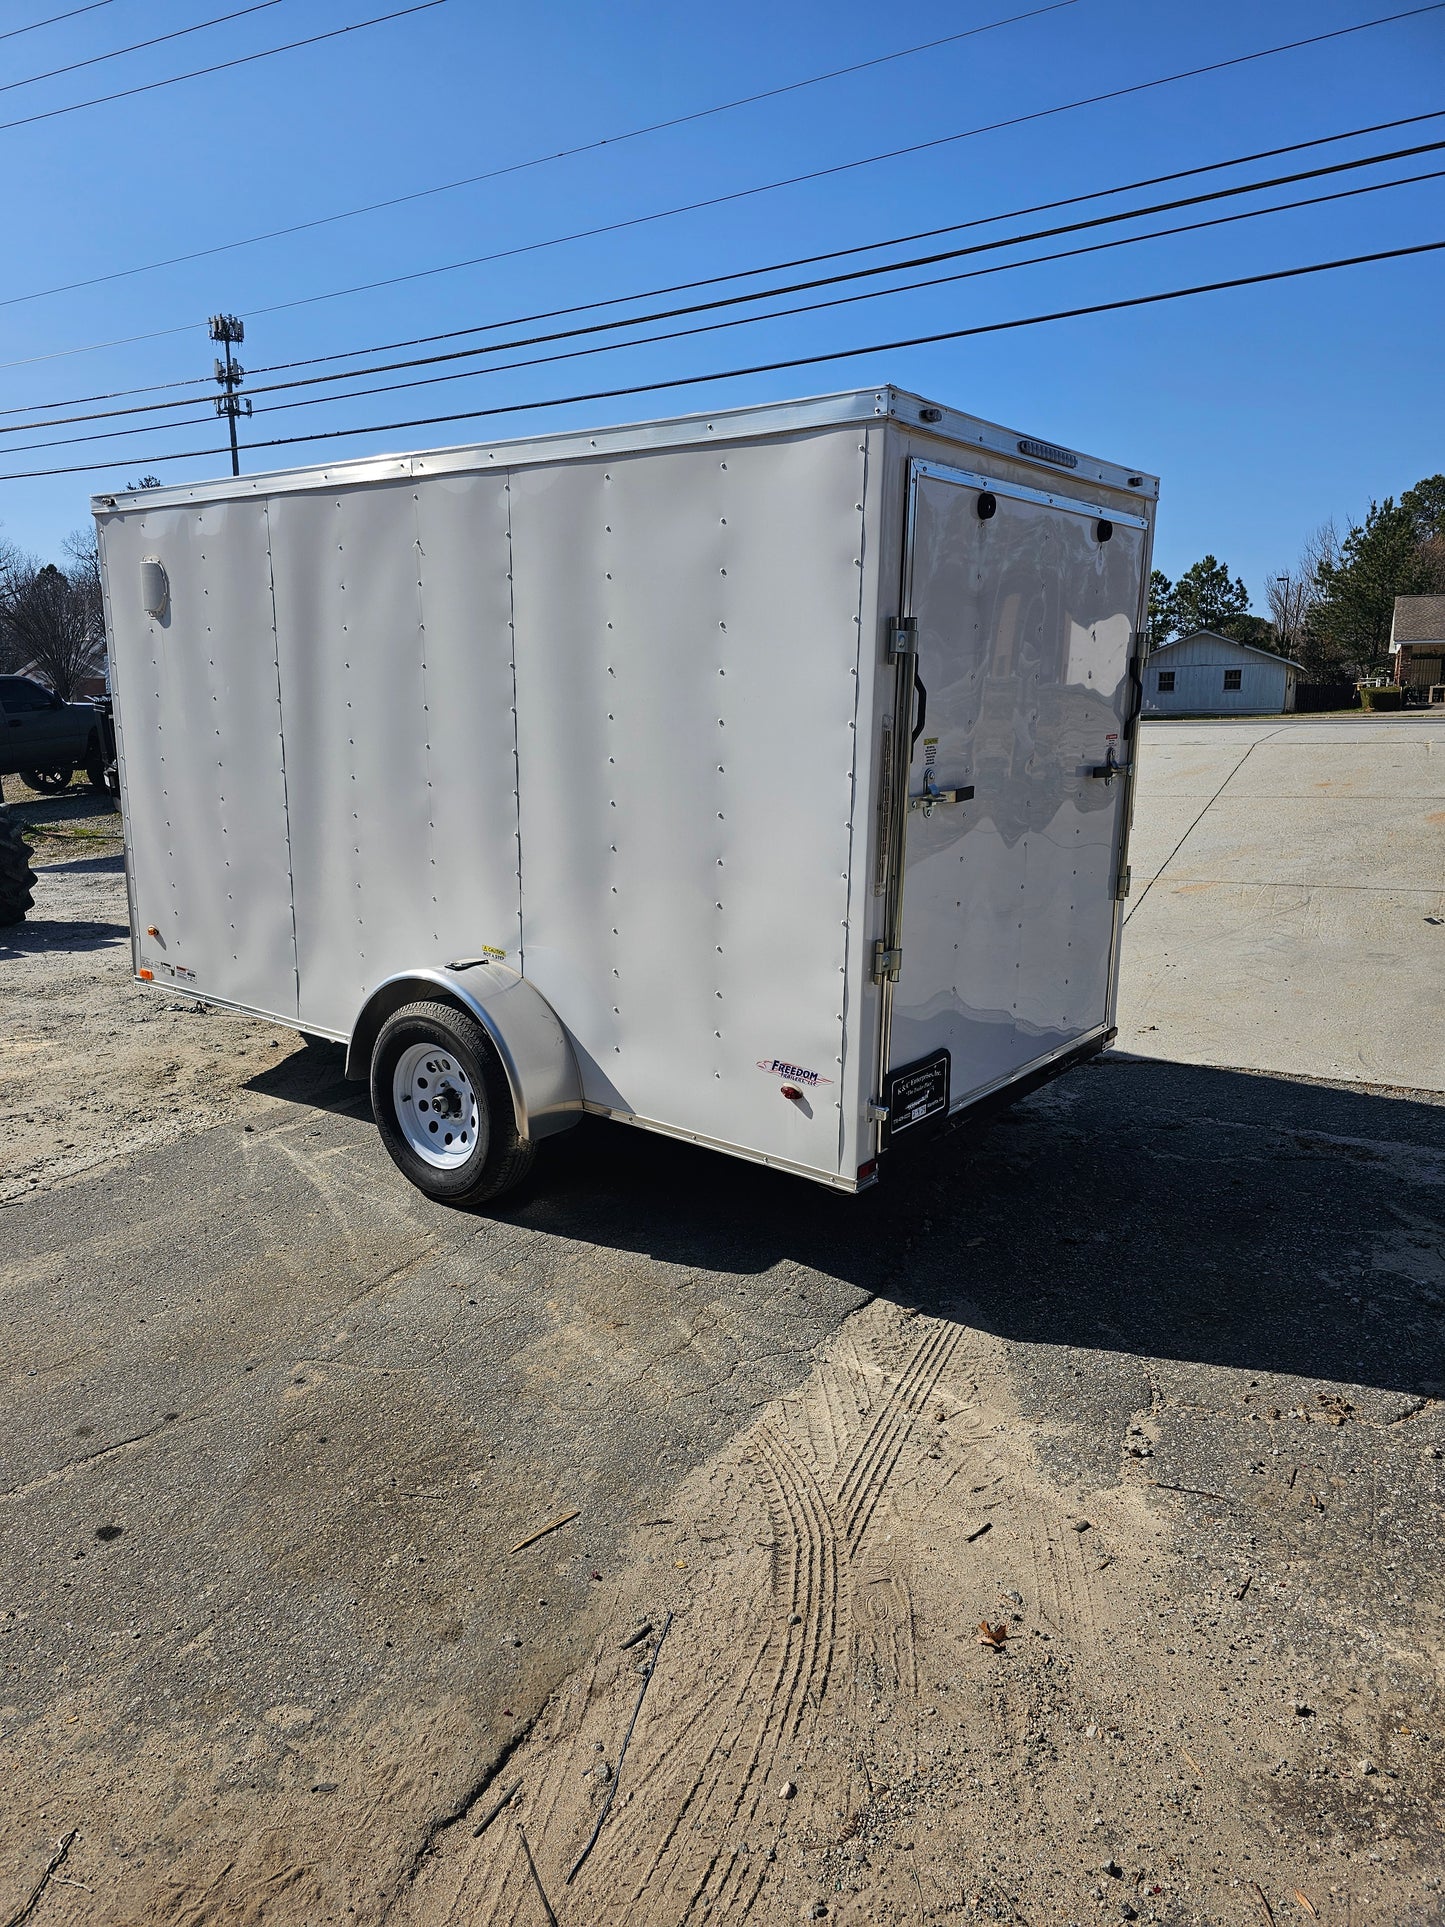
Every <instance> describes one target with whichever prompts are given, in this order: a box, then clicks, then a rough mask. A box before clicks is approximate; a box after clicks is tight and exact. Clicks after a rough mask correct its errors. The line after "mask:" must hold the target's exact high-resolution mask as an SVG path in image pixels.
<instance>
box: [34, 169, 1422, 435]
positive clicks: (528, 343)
mask: <svg viewBox="0 0 1445 1927" xmlns="http://www.w3.org/2000/svg"><path fill="white" fill-rule="evenodd" d="M1442 149H1445V140H1439V141H1427V142H1422V143H1420V144H1418V145H1416V146H1414V147H1405V148H1396V149H1394V150H1392V151H1390V152H1388V153H1382V154H1367V155H1361V156H1357V157H1356V158H1354V159H1352V160H1348V161H1335V162H1331V163H1330V164H1329V165H1327V166H1324V167H1315V168H1307V169H1303V170H1300V171H1298V172H1295V173H1292V174H1279V175H1274V176H1272V177H1271V178H1269V179H1266V180H1257V181H1242V182H1236V183H1235V184H1234V185H1233V186H1230V187H1221V188H1214V189H1211V190H1210V191H1209V192H1208V193H1203V194H1190V195H1185V196H1182V197H1180V198H1178V199H1175V200H1172V201H1156V202H1154V203H1153V204H1152V205H1149V206H1145V207H1134V208H1124V209H1120V210H1118V211H1117V212H1114V213H1109V214H1096V215H1093V216H1091V217H1090V218H1089V219H1088V220H1084V221H1070V222H1065V223H1062V224H1060V225H1058V226H1055V227H1048V228H1035V229H1034V230H1032V231H1031V232H1028V233H1023V234H1009V235H1002V236H999V237H996V238H995V239H992V240H988V241H978V242H974V243H973V244H972V245H970V246H968V247H961V248H948V249H943V250H940V251H937V252H935V253H932V254H924V255H914V256H912V257H910V258H908V259H905V260H893V261H883V262H878V263H875V264H873V265H871V266H868V267H862V268H852V269H848V270H846V271H844V272H842V273H839V274H831V275H819V276H815V277H813V278H812V279H810V280H806V281H794V282H789V283H786V284H784V285H782V286H773V287H767V288H759V289H755V290H750V291H748V292H745V293H741V294H731V295H724V296H720V297H717V298H716V299H714V300H711V301H701V302H693V303H690V304H688V305H686V306H684V307H677V308H665V309H660V310H655V311H654V312H652V313H651V314H641V315H629V316H626V317H624V318H619V319H616V320H611V321H601V322H592V323H589V324H588V325H586V326H583V327H577V328H564V329H557V330H554V331H553V332H552V333H550V334H542V335H530V336H523V337H520V338H517V339H513V340H510V341H497V342H491V343H488V344H485V345H482V346H479V347H474V348H459V349H452V350H449V351H448V352H446V353H443V354H433V355H417V356H412V357H409V358H408V359H407V360H405V361H396V362H382V363H378V364H374V365H373V366H371V367H364V368H349V369H345V370H340V371H338V372H336V373H333V374H327V375H309V376H305V377H301V378H299V379H297V380H295V381H281V382H271V383H269V384H262V385H261V386H259V387H257V386H254V385H253V386H252V388H251V390H250V392H251V394H252V395H253V396H256V395H273V394H279V393H283V392H285V391H287V390H290V389H293V388H311V387H319V386H322V385H323V384H331V383H335V382H346V381H354V380H358V379H361V378H362V377H364V376H367V375H384V374H392V373H396V372H399V371H402V370H407V369H411V368H424V367H434V366H436V365H438V364H440V363H442V362H448V361H461V360H468V359H472V358H474V357H476V356H478V355H490V354H499V353H502V352H505V351H506V350H507V349H510V348H531V347H538V346H544V345H547V344H550V343H552V342H555V341H569V340H574V339H576V338H577V337H579V336H586V335H595V334H604V333H610V332H613V331H615V330H617V329H621V328H633V327H643V326H646V325H647V324H649V323H651V322H657V321H673V320H677V319H679V318H682V317H686V316H691V315H695V314H705V313H710V312H714V311H716V310H718V309H721V308H729V307H737V306H741V305H743V304H745V303H750V302H754V301H770V300H774V299H776V298H777V297H778V296H781V295H790V294H802V293H807V292H810V291H812V290H814V289H817V288H823V287H834V286H837V285H839V284H841V283H844V282H849V281H859V280H865V279H869V278H871V277H873V276H876V275H884V274H902V273H905V272H909V271H911V270H914V269H918V268H926V267H935V266H938V265H939V264H941V263H943V262H945V261H956V260H960V259H963V258H965V257H967V256H970V255H977V254H986V253H991V252H995V251H997V250H1000V249H1003V248H1013V247H1022V246H1025V245H1027V244H1028V243H1030V242H1033V241H1045V240H1054V239H1058V238H1060V237H1061V236H1064V235H1069V234H1079V233H1087V232H1089V231H1090V230H1092V229H1095V228H1101V227H1111V226H1116V225H1118V224H1119V223H1121V222H1124V221H1136V220H1143V219H1146V218H1148V217H1149V216H1151V215H1155V214H1168V213H1175V212H1178V211H1180V210H1181V209H1184V208H1192V207H1200V206H1205V205H1208V204H1210V203H1212V202H1215V201H1222V200H1230V199H1235V198H1237V197H1239V196H1240V195H1245V194H1258V193H1262V192H1264V191H1265V190H1266V189H1268V188H1275V187H1290V186H1296V185H1298V184H1299V183H1300V182H1303V181H1314V180H1319V179H1322V178H1326V177H1330V176H1334V175H1338V174H1342V173H1349V172H1352V171H1354V170H1356V169H1358V168H1361V167H1375V166H1379V165H1382V164H1383V163H1384V162H1386V161H1397V160H1408V159H1413V158H1415V157H1417V156H1419V155H1423V154H1436V153H1439V152H1441V151H1442ZM1191 171H1196V172H1202V171H1204V170H1203V169H1199V170H1191ZM1437 178H1439V176H1438V175H1437V174H1417V175H1410V176H1406V177H1403V178H1400V179H1396V180H1391V181H1379V182H1375V183H1372V184H1371V185H1370V186H1368V187H1364V188H1358V189H1352V190H1350V191H1349V193H1347V194H1330V195H1320V196H1315V197H1312V198H1310V199H1306V200H1300V201H1290V202H1285V203H1282V204H1279V205H1277V206H1274V207H1264V208H1255V209H1251V210H1249V211H1248V212H1247V213H1245V214H1242V215H1237V216H1232V217H1230V218H1231V219H1234V220H1249V219H1254V218H1255V217H1256V216H1257V215H1261V214H1272V213H1279V212H1282V211H1285V210H1288V209H1291V208H1298V207H1311V206H1316V205H1319V204H1320V203H1321V202H1324V201H1332V200H1340V199H1348V198H1352V197H1353V196H1355V195H1359V194H1366V193H1376V192H1378V191H1380V190H1381V189H1384V188H1391V187H1402V186H1408V185H1410V184H1411V183H1412V182H1417V181H1426V180H1434V179H1437ZM1079 198H1092V197H1079ZM992 218H995V219H998V218H1004V217H1000V216H996V217H992ZM960 225H962V226H967V225H971V224H969V223H961V224H960ZM1217 225H1220V223H1219V222H1199V223H1195V224H1194V226H1195V227H1208V226H1217ZM1191 231H1193V229H1192V228H1182V229H1169V230H1166V231H1165V232H1167V233H1178V232H1191ZM904 238H911V237H904ZM1159 238H1160V235H1159V233H1158V232H1157V231H1156V232H1153V233H1149V234H1144V235H1137V236H1133V237H1131V241H1132V240H1153V239H1159ZM1128 244H1129V243H1128V242H1121V243H1117V244H1115V245H1128ZM875 245H880V244H875ZM1086 251H1088V250H1073V252H1086ZM843 252H852V250H844V251H843ZM1062 258H1064V257H1063V256H1061V255H1049V256H1043V257H1036V258H1035V259H1034V260H1031V261H1021V262H1012V263H1009V264H1008V265H1009V266H1011V267H1025V266H1033V265H1038V261H1039V260H1040V259H1042V260H1056V259H1062ZM958 278H960V277H957V276H944V277H939V278H938V279H936V280H932V281H926V282H918V283H913V284H910V285H913V286H918V287H934V286H937V285H940V282H941V281H943V280H950V279H958ZM882 292H884V293H891V292H895V291H894V290H883V291H882ZM816 305H818V306H826V305H830V304H827V303H819V304H816ZM805 311H806V310H790V311H789V312H805ZM456 332H458V333H462V332H471V331H464V330H457V331H456ZM655 338H657V339H670V338H671V337H655ZM624 345H635V344H624ZM564 358H565V357H557V359H564ZM324 359H331V357H325V358H324ZM505 365H506V366H509V367H516V366H519V365H520V366H530V365H531V364H530V363H521V364H518V363H508V364H505ZM258 372H265V371H264V370H257V369H254V368H253V369H252V370H251V371H250V373H251V375H252V377H254V376H255V375H256V374H257V373H258ZM465 372H466V371H463V373H465ZM191 385H196V384H191ZM416 385H420V384H412V383H400V382H394V383H390V384H387V386H388V387H389V388H398V387H405V386H416ZM355 392H357V393H362V394H367V393H377V392H382V391H380V390H375V389H362V390H359V391H355ZM343 398H344V399H350V398H351V397H350V396H346V397H343ZM195 399H196V398H195V397H194V396H185V397H183V398H181V399H179V400H176V401H161V402H147V403H139V404H134V405H132V406H128V407H121V408H103V409H98V410H96V411H95V412H94V413H92V414H82V415H57V416H54V417H52V418H51V419H50V420H48V421H36V420H30V421H23V422H14V423H11V424H10V425H8V426H6V427H0V436H3V435H18V434H26V433H29V432H30V431H31V430H33V429H38V428H60V427H65V426H68V425H70V424H72V423H79V422H90V421H112V420H116V419H118V418H119V417H121V416H125V415H147V416H155V415H158V414H160V413H161V412H162V411H164V410H170V409H178V408H190V407H193V406H194V405H195ZM325 399H326V397H324V396H319V397H315V398H314V400H318V401H319V400H325ZM280 405H284V406H297V405H301V406H310V405H311V404H310V403H303V404H296V403H287V404H276V403H273V404H271V406H272V407H273V408H274V407H276V406H280ZM7 412H14V413H25V412H26V411H24V410H19V409H17V410H14V411H7ZM150 425H152V426H153V425H155V424H150ZM116 432H118V433H133V432H137V431H134V430H123V431H116ZM139 432H146V431H145V430H144V429H143V430H141V431H139ZM66 439H68V440H72V441H84V440H91V439H100V438H99V437H88V436H72V437H68V438H66ZM24 446H27V447H49V446H59V444H51V443H43V442H41V443H27V444H24Z"/></svg>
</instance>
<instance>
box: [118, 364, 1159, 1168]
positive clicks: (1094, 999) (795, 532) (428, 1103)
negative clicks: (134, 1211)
mask: <svg viewBox="0 0 1445 1927" xmlns="http://www.w3.org/2000/svg"><path fill="white" fill-rule="evenodd" d="M1156 496H1157V485H1156V483H1155V481H1154V479H1153V478H1152V477H1151V476H1147V475H1142V474H1139V473H1134V472H1131V471H1130V470H1129V469H1127V468H1121V467H1118V466H1115V465H1114V464H1112V463H1108V462H1102V461H1097V460H1094V459H1091V458H1089V457H1086V456H1083V455H1080V454H1076V453H1075V452H1073V451H1072V450H1069V449H1065V448H1059V447H1055V446H1052V445H1050V444H1046V443H1042V442H1038V441H1035V440H1033V439H1031V438H1029V437H1027V436H1021V435H1019V434H1016V433H1014V432H1012V431H1009V430H1005V429H1002V428H998V427H995V426H992V425H990V424H989V423H986V422H983V421H979V420H977V419H975V418H973V417H971V416H968V415H963V414H959V413H956V412H954V411H953V410H951V409H946V408H941V407H937V406H935V405H933V404H930V403H926V402H924V401H922V400H920V399H919V398H918V397H916V396H913V395H909V394H905V393H903V392H901V391H899V390H897V389H892V388H877V389H866V390H862V391H858V392H853V393H849V394H843V395H836V396H829V397H826V398H823V399H821V400H814V401H802V402H796V403H786V404H778V405H773V406H767V407H760V408H751V409H744V410H737V411H734V412H729V413H718V414H709V415H696V416H690V417H686V418H683V419H679V420H672V421H662V422H654V423H648V424H645V425H641V426H636V427H623V428H608V429H599V430H597V431H596V432H595V433H566V434H560V435H551V436H546V437H542V438H539V439H536V440H532V441H514V442H507V443H499V444H494V445H491V446H482V447H472V448H456V449H447V450H443V451H440V452H438V453H432V454H421V455H407V456H387V457H379V458H377V459H374V460H362V461H353V462H343V463H338V464H328V465H326V466H324V467H315V468H308V469H297V470H291V471H287V472H284V473H278V474H271V475H257V476H244V477H241V478H239V479H234V480H233V479H227V480H224V481H217V482H206V483H202V484H197V485H195V486H177V487H171V488H160V489H150V490H145V491H137V492H133V493H129V494H118V495H106V496H100V497H97V498H96V500H95V502H94V509H95V516H96V522H97V526H98V530H99V537H100V555H101V566H102V571H103V578H104V585H105V602H106V617H107V626H108V631H109V637H110V650H111V678H112V684H113V690H114V696H115V713H116V726H117V736H118V745H119V768H120V780H121V797H122V808H123V812H124V825H125V845H126V871H127V880H128V885H129V892H130V910H131V922H132V939H133V945H134V960H135V970H136V974H137V976H138V977H139V978H141V979H142V980H143V981H145V982H148V983H153V984H154V985H155V986H156V987H157V988H158V989H162V988H163V989H164V990H165V991H166V993H167V994H168V995H172V994H174V993H175V992H177V991H182V992H187V993H189V994H190V995H193V996H196V997H199V998H204V999H205V1000H206V1001H207V1002H209V1003H212V1004H219V1005H225V1006H229V1007H230V1008H233V1009H236V1010H240V1011H247V1012H253V1013H258V1014H264V1015H265V1016H267V1017H269V1018H271V1019H274V1020H275V1021H277V1022H280V1023H285V1024H289V1025H293V1026H295V1027H296V1028H298V1029H300V1030H303V1031H306V1032H308V1033H311V1034H314V1035H317V1036H321V1037H328V1038H335V1039H340V1040H342V1041H344V1042H345V1043H346V1044H347V1046H348V1055H347V1067H348V1071H349V1072H350V1074H352V1075H353V1076H359V1077H365V1076H368V1075H369V1076H370V1080H371V1089H372V1100H373V1105H374V1108H375V1110H376V1114H377V1120H378V1124H379V1125H380V1127H381V1130H382V1134H383V1137H384V1138H385V1140H386V1143H387V1147H388V1149H389V1150H390V1151H391V1153H392V1155H393V1157H394V1158H395V1159H396V1161H397V1163H398V1164H399V1165H400V1166H401V1168H402V1169H403V1170H404V1171H405V1172H406V1173H407V1175H408V1176H410V1177H411V1178H412V1179H413V1181H415V1182H416V1183H418V1184H420V1185H421V1186H422V1188H423V1189H426V1190H428V1191H430V1192H431V1193H432V1194H433V1195H436V1196H441V1197H449V1198H453V1199H456V1200H458V1201H475V1200H478V1199H480V1198H483V1197H486V1196H491V1195H495V1194H496V1193H497V1192H499V1191H500V1190H501V1189H503V1188H505V1187H506V1186H507V1185H508V1184H509V1183H511V1182H514V1181H515V1179H516V1177H517V1176H518V1175H519V1174H520V1172H521V1171H522V1170H523V1169H524V1168H525V1167H526V1165H527V1163H528V1162H529V1160H530V1157H531V1155H532V1147H533V1146H534V1145H535V1143H536V1141H537V1140H538V1139H539V1138H542V1137H544V1136H547V1135H548V1134H550V1133H552V1132H555V1131H558V1130H561V1129H563V1128H565V1127H567V1126H568V1125H570V1124H572V1123H574V1122H575V1121H576V1120H577V1118H578V1117H579V1116H580V1115H581V1114H582V1113H584V1112H592V1113H595V1114H597V1115H599V1116H603V1117H610V1118H616V1119H620V1120H621V1121H623V1122H625V1123H629V1124H636V1125H641V1126H642V1127H644V1128H646V1129H649V1130H655V1131H662V1132H665V1133H668V1134H669V1135H671V1136H674V1137H680V1138H686V1139H688V1140H690V1141H692V1142H696V1143H699V1144H706V1145H711V1146H714V1147H716V1148H717V1149H719V1150H726V1151H732V1152H734V1153H736V1154H737V1155H739V1156H741V1157H746V1158H751V1159H754V1160H756V1161H758V1162H761V1163H765V1164H769V1165H774V1166H776V1167H778V1168H780V1169H783V1170H787V1171H792V1172H797V1173H799V1174H800V1175H802V1176H805V1177H810V1178H815V1179H818V1180H820V1181H821V1182H823V1183H825V1184H829V1185H832V1186H835V1187H836V1188H838V1189H841V1190H845V1191H854V1190H857V1189H859V1188H861V1187H862V1186H863V1185H865V1184H867V1183H869V1182H871V1180H872V1179H873V1178H874V1176H875V1175H876V1173H877V1170H878V1161H879V1159H880V1157H881V1156H882V1155H883V1154H884V1153H885V1152H887V1151H888V1150H889V1149H890V1148H891V1147H901V1146H903V1145H905V1144H906V1143H908V1142H912V1141H915V1140H917V1139H921V1138H923V1137H924V1136H926V1135H927V1134H928V1133H929V1132H930V1131H931V1130H933V1129H936V1128H939V1127H940V1126H941V1125H942V1124H943V1123H944V1122H945V1121H946V1120H947V1119H949V1118H950V1117H955V1116H957V1115H958V1114H959V1113H962V1112H965V1111H967V1110H968V1109H969V1108H970V1107H975V1106H979V1105H981V1104H982V1103H984V1102H985V1101H988V1100H993V1099H996V1098H998V1097H999V1096H1000V1095H1001V1094H1005V1093H1008V1092H1012V1091H1016V1090H1018V1089H1019V1088H1023V1087H1027V1086H1029V1085H1031V1084H1033V1083H1037V1082H1039V1081H1041V1080H1042V1079H1043V1078H1045V1077H1047V1076H1050V1075H1053V1074H1055V1073H1056V1072H1057V1071H1059V1070H1060V1069H1062V1068H1064V1067H1066V1066H1067V1065H1069V1064H1071V1063H1073V1062H1075V1061H1077V1060H1078V1059H1080V1058H1081V1057H1084V1056H1087V1055H1089V1054H1091V1053H1093V1052H1094V1051H1097V1050H1099V1049H1100V1048H1102V1046H1103V1045H1104V1044H1105V1043H1106V1042H1107V1041H1108V1040H1109V1038H1110V1037H1111V1036H1112V1034H1113V1023H1114V1000H1115V988H1116V981H1117V972H1118V947H1119V928H1120V900H1121V898H1122V897H1123V895H1124V894H1125V892H1126V890H1127V887H1128V869H1127V864H1126V844H1127V837H1128V827H1129V812H1130V795H1131V778H1130V766H1131V764H1132V762H1133V730H1134V721H1135V716H1136V714H1137V711H1138V707H1139V680H1138V673H1139V672H1138V664H1139V650H1140V646H1141V644H1140V637H1141V634H1142V629H1143V609H1144V598H1145V594H1146V587H1147V583H1148V580H1149V559H1150V539H1151V523H1152V517H1153V510H1154V502H1155V499H1156Z"/></svg>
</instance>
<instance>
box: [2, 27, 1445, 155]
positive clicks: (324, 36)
mask: <svg viewBox="0 0 1445 1927" xmlns="http://www.w3.org/2000/svg"><path fill="white" fill-rule="evenodd" d="M1441 4H1442V5H1445V0H1441ZM445 5H446V0H417V4H416V5H414V6H410V7H402V8H400V9H399V10H398V11H397V12H396V13H379V14H377V15H376V17H375V19H373V20H355V21H353V22H352V24H351V25H350V26H349V27H333V28H332V29H331V31H330V32H329V33H313V34H308V35H307V36H306V38H305V39H304V40H288V41H287V42H286V44H285V45H284V46H282V47H263V48H262V49H261V51H260V52H259V53H254V54H238V55H237V57H236V58H235V59H234V60H218V61H216V63H215V64H214V65H213V66H210V67H193V68H192V69H191V71H190V72H189V73H187V74H171V75H170V76H169V77H168V78H167V79H165V80H148V81H146V82H145V83H144V84H143V85H142V86H139V87H122V88H120V89H118V90H117V92H115V93H113V94H97V95H96V97H95V99H94V100H75V101H72V102H71V103H70V105H69V106H68V107H48V108H47V109H46V110H45V112H44V113H43V114H26V115H25V116H24V117H23V118H22V119H20V120H0V134H4V133H8V132H9V130H10V129H11V128H12V127H33V126H34V125H35V123H36V122H37V121H41V120H58V119H59V117H60V116H61V115H62V114H78V113H80V112H82V111H83V109H85V108H87V107H104V106H105V105H106V104H107V102H109V101H112V100H131V99H133V98H134V96H135V95H136V94H153V93H155V91H156V90H157V88H160V87H176V86H179V84H180V83H181V81H183V80H200V79H202V78H204V76H205V75H207V74H222V73H225V72H226V70H227V69H228V68H230V67H248V66H250V65H251V64H252V63H253V62H254V61H257V60H270V59H272V58H273V57H274V56H275V55H276V54H290V53H295V51H296V49H297V48H298V47H315V46H318V45H320V43H321V42H322V41H323V40H339V39H340V38H341V37H342V35H343V34H348V33H360V32H361V30H362V28H363V27H381V26H385V24H386V22H387V21H388V20H404V19H405V18H406V16H407V15H408V14H411V13H426V12H427V11H428V10H429V9H430V8H432V7H441V6H445Z"/></svg>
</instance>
